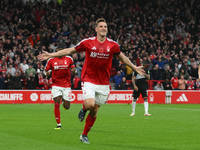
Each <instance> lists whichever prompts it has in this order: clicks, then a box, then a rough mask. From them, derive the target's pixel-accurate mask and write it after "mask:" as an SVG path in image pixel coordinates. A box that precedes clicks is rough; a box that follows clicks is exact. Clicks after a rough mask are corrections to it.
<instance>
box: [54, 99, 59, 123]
mask: <svg viewBox="0 0 200 150" xmlns="http://www.w3.org/2000/svg"><path fill="white" fill-rule="evenodd" d="M54 114H55V119H56V122H57V124H60V104H59V103H55V107H54Z"/></svg>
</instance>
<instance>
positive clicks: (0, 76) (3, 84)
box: [0, 73, 6, 89]
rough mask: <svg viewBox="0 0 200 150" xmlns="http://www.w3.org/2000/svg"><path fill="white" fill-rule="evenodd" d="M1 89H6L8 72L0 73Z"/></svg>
mask: <svg viewBox="0 0 200 150" xmlns="http://www.w3.org/2000/svg"><path fill="white" fill-rule="evenodd" d="M0 89H6V74H2V73H0Z"/></svg>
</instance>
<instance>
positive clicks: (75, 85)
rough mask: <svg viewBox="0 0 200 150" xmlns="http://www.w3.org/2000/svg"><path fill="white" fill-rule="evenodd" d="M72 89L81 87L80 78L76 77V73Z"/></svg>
mask: <svg viewBox="0 0 200 150" xmlns="http://www.w3.org/2000/svg"><path fill="white" fill-rule="evenodd" d="M73 89H75V90H80V89H81V79H80V78H79V77H78V73H75V76H74V78H73Z"/></svg>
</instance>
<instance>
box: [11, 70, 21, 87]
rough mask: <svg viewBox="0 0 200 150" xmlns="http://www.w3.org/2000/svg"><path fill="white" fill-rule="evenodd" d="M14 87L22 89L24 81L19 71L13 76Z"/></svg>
mask: <svg viewBox="0 0 200 150" xmlns="http://www.w3.org/2000/svg"><path fill="white" fill-rule="evenodd" d="M13 83H14V89H17V90H20V89H22V81H21V76H20V75H19V72H15V76H14V77H13Z"/></svg>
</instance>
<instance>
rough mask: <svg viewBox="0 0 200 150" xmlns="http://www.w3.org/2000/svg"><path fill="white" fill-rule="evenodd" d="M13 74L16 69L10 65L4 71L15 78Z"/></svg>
mask: <svg viewBox="0 0 200 150" xmlns="http://www.w3.org/2000/svg"><path fill="white" fill-rule="evenodd" d="M15 72H16V69H15V68H13V64H11V63H10V64H9V67H8V69H7V71H6V74H8V73H10V74H11V75H12V76H15Z"/></svg>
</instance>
